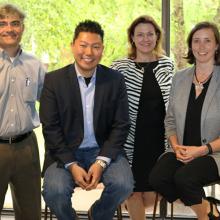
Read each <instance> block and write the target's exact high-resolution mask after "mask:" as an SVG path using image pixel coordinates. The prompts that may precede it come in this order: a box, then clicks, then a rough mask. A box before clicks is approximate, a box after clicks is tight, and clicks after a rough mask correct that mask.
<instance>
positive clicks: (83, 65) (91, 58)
mask: <svg viewBox="0 0 220 220" xmlns="http://www.w3.org/2000/svg"><path fill="white" fill-rule="evenodd" d="M71 47H72V52H73V55H74V58H75V62H76V64H77V67H78V70H79V71H80V73H81V74H82V75H83V76H91V74H92V73H93V72H94V70H95V68H96V66H97V65H98V63H99V62H100V60H101V58H102V52H103V49H104V46H103V42H102V38H101V36H100V35H99V34H96V33H91V32H80V33H79V35H78V37H77V38H76V39H75V41H74V42H73V43H72V45H71Z"/></svg>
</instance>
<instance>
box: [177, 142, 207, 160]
mask: <svg viewBox="0 0 220 220" xmlns="http://www.w3.org/2000/svg"><path fill="white" fill-rule="evenodd" d="M174 149H175V153H176V158H177V160H179V161H181V162H183V163H189V162H190V161H192V160H194V159H195V158H198V157H201V156H204V155H206V154H207V153H208V149H207V147H206V146H183V145H176V146H175V148H174Z"/></svg>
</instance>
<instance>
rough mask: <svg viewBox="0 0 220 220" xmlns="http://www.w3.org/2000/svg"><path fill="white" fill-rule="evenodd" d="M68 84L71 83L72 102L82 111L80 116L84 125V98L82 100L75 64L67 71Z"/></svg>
mask: <svg viewBox="0 0 220 220" xmlns="http://www.w3.org/2000/svg"><path fill="white" fill-rule="evenodd" d="M66 85H69V87H70V88H69V89H70V93H69V94H70V96H71V97H70V102H71V101H72V103H74V106H76V108H77V111H79V112H80V118H81V121H82V124H81V125H82V127H83V108H82V100H81V93H80V88H79V83H78V79H77V75H76V70H75V67H74V64H73V65H71V66H70V68H69V70H68V73H67V82H66Z"/></svg>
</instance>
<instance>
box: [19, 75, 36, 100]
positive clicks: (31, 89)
mask: <svg viewBox="0 0 220 220" xmlns="http://www.w3.org/2000/svg"><path fill="white" fill-rule="evenodd" d="M37 92H38V85H37V80H36V79H34V78H33V77H30V76H26V77H25V79H24V81H23V91H22V93H23V99H24V101H25V102H35V101H36V100H37Z"/></svg>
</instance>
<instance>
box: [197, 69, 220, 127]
mask: <svg viewBox="0 0 220 220" xmlns="http://www.w3.org/2000/svg"><path fill="white" fill-rule="evenodd" d="M219 72H220V67H219V66H214V71H213V76H212V79H211V81H210V83H209V87H208V90H207V93H206V96H205V100H204V103H203V108H202V115H201V127H203V123H204V119H205V118H206V114H207V111H208V109H209V107H210V104H211V101H212V99H213V96H214V95H215V92H216V89H217V88H218V84H219V83H220V82H219Z"/></svg>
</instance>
